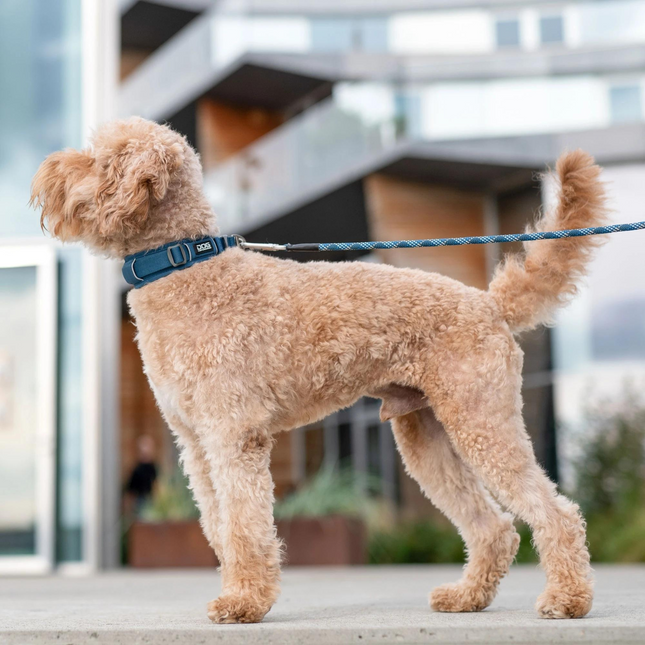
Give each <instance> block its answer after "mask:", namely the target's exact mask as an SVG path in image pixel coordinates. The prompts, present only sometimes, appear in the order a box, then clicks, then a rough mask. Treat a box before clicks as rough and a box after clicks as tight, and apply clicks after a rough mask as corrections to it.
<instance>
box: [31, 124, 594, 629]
mask: <svg viewBox="0 0 645 645" xmlns="http://www.w3.org/2000/svg"><path fill="white" fill-rule="evenodd" d="M557 173H558V175H559V180H560V192H559V203H558V205H557V207H556V208H555V209H554V210H553V211H552V212H551V213H549V214H547V215H546V216H545V217H544V218H543V219H542V220H541V221H540V222H538V224H537V227H538V229H539V230H546V229H564V228H574V227H585V226H597V225H600V224H602V223H603V222H604V221H605V207H604V203H605V198H604V191H603V187H602V184H601V183H600V182H599V173H600V170H599V168H598V167H597V166H595V165H593V160H592V159H591V158H590V157H589V156H588V155H586V154H585V153H583V152H580V151H578V152H572V153H568V154H565V155H564V156H563V157H562V158H561V159H560V160H559V161H558V165H557ZM32 202H33V203H34V204H36V205H39V206H42V223H43V226H44V225H47V226H48V228H49V230H50V231H51V233H52V234H53V235H54V236H56V237H57V238H60V239H61V240H80V241H82V242H83V243H85V244H86V245H87V246H89V247H90V248H91V249H93V250H94V251H96V252H98V253H101V254H104V255H107V256H111V257H118V258H123V257H124V256H125V255H127V254H131V253H136V252H139V251H142V250H147V249H154V248H156V247H158V246H161V245H163V244H165V243H168V242H172V241H174V240H179V239H182V238H192V239H198V238H200V237H204V236H208V235H215V234H217V230H218V229H217V225H216V222H215V216H214V214H213V212H212V210H211V207H210V206H209V204H208V202H207V200H206V197H205V196H204V193H203V191H202V174H201V167H200V162H199V158H198V156H197V154H196V153H195V152H194V151H193V150H192V148H191V147H190V146H189V145H188V144H187V143H186V141H185V140H184V139H183V138H182V137H181V136H180V135H179V134H177V133H175V132H173V131H172V130H170V129H169V128H168V127H165V126H161V125H158V124H156V123H151V122H149V121H145V120H143V119H138V118H132V119H128V120H126V121H117V122H114V123H110V124H107V125H105V126H103V127H102V128H100V129H99V130H98V132H97V133H96V135H95V137H94V140H93V144H92V146H91V147H90V148H88V149H86V150H83V151H81V152H78V151H76V150H65V151H62V152H57V153H55V154H52V155H51V156H49V157H48V158H47V159H46V160H45V161H44V162H43V164H42V166H41V167H40V169H39V171H38V173H37V175H36V176H35V178H34V182H33V193H32ZM595 244H596V242H594V241H593V239H592V238H576V239H567V240H560V241H558V240H556V241H540V242H531V243H529V244H527V246H526V249H525V253H524V254H523V255H522V256H512V257H509V258H508V259H507V260H506V261H505V262H504V263H503V264H502V266H501V267H500V268H499V269H498V271H497V273H496V275H495V277H494V279H493V281H492V283H491V285H490V288H489V290H488V292H484V291H480V290H478V289H474V288H471V287H467V286H464V285H463V284H461V283H459V282H456V281H454V280H450V279H448V278H446V277H443V276H441V275H437V274H432V273H425V272H423V271H417V270H407V269H395V268H392V267H390V266H384V265H376V264H370V263H361V262H356V263H335V264H331V263H327V262H312V263H306V264H302V263H297V262H292V261H286V260H279V259H275V258H271V257H267V256H265V255H262V254H259V253H254V252H250V251H246V252H245V251H242V250H241V249H239V248H231V249H229V250H226V251H224V252H223V253H222V254H221V255H218V256H217V257H214V258H212V259H210V260H207V261H204V262H201V263H199V264H195V265H194V266H192V267H190V268H187V269H185V270H178V271H175V272H173V273H172V274H171V275H168V276H166V277H164V278H162V279H160V280H157V281H155V282H154V283H151V284H148V285H146V286H144V287H143V288H141V289H137V290H132V291H130V293H129V296H128V302H129V305H130V308H131V310H132V313H133V315H134V317H135V318H136V323H137V327H138V343H139V347H140V350H141V355H142V357H143V361H144V364H145V369H146V373H147V375H148V378H149V379H150V384H151V386H152V388H153V390H154V392H155V395H156V397H157V401H158V403H159V406H160V408H161V410H162V411H163V414H164V415H165V418H166V420H167V422H168V424H169V426H170V427H171V428H172V430H173V431H174V433H175V434H176V437H177V442H178V443H179V445H180V447H181V450H182V455H183V463H184V467H185V469H186V472H187V473H188V475H189V477H190V483H191V487H192V489H193V492H194V495H195V498H196V500H197V502H198V504H199V507H200V510H201V517H202V525H203V528H204V531H205V533H206V536H207V537H208V539H209V541H210V544H211V545H212V547H213V549H215V551H216V552H217V555H218V557H219V559H220V562H221V563H222V575H223V590H222V593H221V595H220V596H219V598H217V599H216V600H213V601H212V602H211V603H210V604H209V605H208V616H209V617H210V619H211V620H212V621H213V622H216V623H233V622H256V621H260V620H262V618H263V616H264V615H265V614H266V613H267V612H268V611H269V609H270V608H271V606H272V605H273V603H274V602H275V600H276V598H277V597H278V593H279V579H280V542H279V540H278V539H277V538H276V531H275V528H274V523H273V515H272V505H273V483H272V481H271V476H270V473H269V457H270V451H271V446H272V444H273V439H274V436H275V435H276V433H278V432H282V431H283V430H290V429H292V428H296V427H298V426H302V425H305V424H308V423H311V422H312V421H315V420H317V419H321V418H322V417H324V416H325V415H327V414H330V413H331V412H333V411H335V410H338V409H339V408H343V407H346V406H349V405H352V403H354V402H355V401H356V400H357V399H358V398H359V397H361V396H363V395H366V394H369V395H375V396H378V397H380V398H382V399H383V400H384V403H383V409H382V416H383V418H386V419H391V420H392V427H393V430H394V435H395V437H396V443H397V445H398V448H399V450H400V451H401V455H402V456H403V459H404V461H405V464H406V466H407V469H408V472H409V473H410V474H411V475H412V476H413V477H414V478H415V479H416V480H417V481H418V482H419V484H420V486H421V488H422V489H423V491H424V492H425V493H426V495H427V496H428V497H429V498H430V499H431V500H432V501H433V502H434V503H435V504H436V505H437V506H438V507H439V508H440V509H441V510H442V511H443V512H444V513H445V514H446V515H447V516H448V517H449V518H450V519H451V520H452V521H453V522H454V523H455V525H456V526H457V528H458V529H459V531H460V532H461V535H462V536H463V539H464V541H465V542H466V545H467V549H468V564H467V566H466V567H465V570H464V574H463V577H462V579H461V580H460V581H459V582H457V583H455V584H449V585H444V586H441V587H439V588H437V589H435V590H434V591H433V592H432V594H431V595H430V604H431V605H432V607H433V608H434V609H435V610H437V611H447V612H461V611H478V610H481V609H484V608H485V607H487V606H488V605H489V604H490V603H491V601H492V600H493V598H494V596H495V593H496V591H497V586H498V584H499V581H500V579H501V578H502V577H503V576H504V575H505V574H506V572H507V571H508V568H509V565H510V563H511V561H512V560H513V558H514V556H515V553H516V550H517V547H518V535H517V533H516V532H515V530H514V528H513V523H512V516H511V515H508V514H504V513H502V512H501V510H500V507H499V506H498V504H497V502H496V501H494V500H493V497H492V496H494V497H495V498H496V499H497V500H499V502H500V503H501V504H503V505H504V506H505V507H506V508H507V509H508V510H509V511H510V512H511V513H512V514H513V515H515V516H517V517H519V518H521V519H522V520H524V521H525V522H527V523H528V524H530V525H531V527H532V528H533V534H534V539H535V544H536V546H537V549H538V550H539V553H540V557H541V560H542V565H543V567H544V569H545V571H546V576H547V586H546V590H545V591H544V592H543V593H542V595H541V596H540V597H539V599H538V601H537V610H538V612H539V614H540V615H541V616H544V617H547V618H566V617H579V616H584V615H585V614H586V613H587V612H588V611H589V609H590V607H591V602H592V595H593V589H592V580H591V569H590V566H589V554H588V552H587V548H586V546H585V525H584V521H583V519H582V517H581V516H580V513H579V511H578V508H577V506H576V505H575V504H573V503H572V502H570V501H569V500H567V499H566V498H564V497H563V496H561V495H559V494H558V493H557V492H556V488H555V486H554V484H553V483H552V482H551V481H549V479H547V477H546V476H545V474H544V472H543V471H542V470H541V469H540V467H539V466H538V464H537V463H536V460H535V457H534V454H533V450H532V447H531V443H530V441H529V438H528V436H527V433H526V431H525V428H524V424H523V421H522V400H521V395H520V387H521V382H522V378H521V369H522V352H521V350H520V349H519V347H518V345H517V344H516V342H515V340H514V339H513V334H516V333H518V332H521V331H523V330H527V329H531V328H533V327H535V326H536V325H539V324H541V323H545V322H548V321H549V317H550V315H551V313H552V311H553V310H554V309H555V308H556V307H557V306H558V305H560V304H562V303H563V302H564V301H565V300H566V299H567V298H569V297H570V296H572V295H573V294H574V293H575V291H576V281H577V280H578V279H579V278H580V277H581V276H582V275H583V273H584V271H585V266H586V264H587V261H588V260H589V257H590V253H591V251H592V250H593V248H594V246H595ZM488 491H490V493H489V492H488ZM491 495H492V496H491Z"/></svg>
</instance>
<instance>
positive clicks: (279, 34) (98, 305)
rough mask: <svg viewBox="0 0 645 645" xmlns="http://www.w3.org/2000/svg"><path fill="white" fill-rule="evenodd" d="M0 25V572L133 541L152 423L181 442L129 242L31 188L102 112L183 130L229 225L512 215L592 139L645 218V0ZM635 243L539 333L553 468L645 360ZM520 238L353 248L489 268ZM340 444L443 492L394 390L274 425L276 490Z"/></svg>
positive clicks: (538, 369)
mask: <svg viewBox="0 0 645 645" xmlns="http://www.w3.org/2000/svg"><path fill="white" fill-rule="evenodd" d="M0 43H1V44H0V47H1V48H2V55H1V56H0V66H1V68H0V69H1V70H2V76H0V95H2V96H3V100H2V102H1V104H0V110H2V119H0V134H1V136H0V141H1V143H0V146H1V148H0V151H1V156H0V186H2V191H1V197H0V243H1V244H2V247H1V248H2V255H1V256H0V303H1V304H2V311H3V314H4V315H3V316H2V318H1V319H0V572H1V571H2V570H3V568H4V569H11V570H28V569H31V570H34V569H41V570H42V569H47V568H52V567H55V566H63V567H67V568H70V567H80V568H83V567H87V568H90V569H91V568H97V567H106V566H113V565H115V564H116V563H117V562H118V561H119V543H120V539H121V523H120V520H119V518H120V515H121V508H122V507H121V493H122V491H123V488H124V486H125V485H126V483H127V481H128V479H129V478H130V474H131V472H132V471H133V469H134V468H135V467H136V466H137V461H138V459H139V456H138V455H137V445H139V443H140V442H139V440H140V438H141V437H142V436H149V437H151V438H152V439H153V442H152V443H153V444H154V446H155V447H156V455H155V457H154V459H155V461H156V462H157V464H159V466H160V468H161V469H162V470H166V471H170V470H172V469H173V467H174V466H175V464H176V459H177V456H176V454H175V451H174V446H173V443H172V439H171V437H170V434H169V432H168V430H167V428H166V427H165V424H164V422H163V420H162V419H161V417H160V415H159V413H158V411H157V408H156V406H155V404H154V400H153V397H152V394H151V392H150V390H149V388H148V384H147V382H146V380H145V377H144V375H143V372H142V367H141V362H140V359H139V355H138V351H137V349H136V346H135V344H134V331H135V330H134V327H133V325H132V321H131V320H130V318H129V315H128V312H127V307H126V306H125V304H124V302H125V300H124V295H125V292H126V285H125V283H122V282H121V281H120V278H119V273H118V272H119V266H118V265H117V264H115V263H108V262H104V261H99V260H95V259H93V258H91V257H90V256H88V255H87V254H85V252H84V251H82V250H80V249H78V248H75V247H70V248H62V247H59V246H58V245H56V244H54V243H52V242H51V241H49V240H47V239H44V238H43V237H42V235H41V232H40V230H39V227H38V221H37V216H36V215H35V214H34V213H33V212H30V211H28V210H27V208H26V202H27V200H28V187H29V182H30V179H31V176H32V175H33V173H34V172H35V170H36V168H37V166H38V164H39V163H40V161H41V160H42V159H43V157H44V156H45V155H46V154H47V153H49V152H51V151H53V150H56V149H59V148H61V147H64V146H68V145H71V146H80V145H82V144H83V140H84V137H85V136H86V135H87V132H88V130H89V128H91V127H92V126H93V125H95V124H97V123H99V122H101V121H102V120H104V119H106V118H111V117H117V116H118V117H125V116H129V115H132V114H137V115H141V116H144V117H146V118H150V119H154V120H157V121H160V122H168V123H170V124H171V125H172V126H173V127H174V128H176V129H177V130H179V131H180V132H182V133H183V134H185V135H186V136H187V137H188V139H189V141H190V142H191V143H192V144H193V145H194V146H195V148H196V149H197V150H198V151H199V152H200V154H201V157H202V162H203V165H204V173H205V186H206V190H207V194H208V195H209V198H210V199H211V202H212V204H213V207H214V209H215V210H216V212H217V214H218V216H219V221H220V224H221V228H222V230H223V232H226V233H240V234H242V235H244V236H245V237H246V238H247V239H248V240H250V241H272V242H286V241H289V242H307V241H309V242H311V241H358V240H364V239H406V238H420V237H444V236H458V235H476V234H493V233H497V232H500V233H508V232H517V231H520V230H521V229H522V228H523V227H524V226H525V224H526V223H527V222H528V221H530V220H531V218H532V217H533V216H534V214H535V213H536V211H537V210H538V209H539V208H540V207H541V206H542V205H543V204H548V202H549V200H550V199H551V190H550V188H551V186H550V183H549V181H546V182H542V181H541V180H540V179H539V178H538V177H537V176H536V171H541V170H543V169H544V167H545V166H546V165H547V164H553V162H554V161H555V159H556V158H557V156H558V155H559V153H560V152H561V151H562V150H563V149H565V148H574V147H583V148H585V149H587V150H589V151H590V152H591V153H593V154H594V155H595V156H596V157H597V159H598V161H599V162H600V163H601V164H603V165H604V166H605V167H606V171H605V178H606V180H607V181H608V182H610V185H609V190H610V195H611V200H612V201H611V205H612V208H613V209H614V213H613V214H612V217H613V218H614V219H615V220H616V221H636V220H640V219H643V211H642V208H641V202H642V190H643V189H642V184H643V179H645V124H644V120H645V111H644V105H643V102H644V100H643V89H644V85H645V1H643V0H605V1H602V0H599V1H594V2H576V1H573V0H569V1H565V2H552V1H549V2H542V1H539V0H532V1H528V2H521V1H511V0H480V1H479V2H475V1H473V0H451V1H450V2H448V1H444V0H370V1H369V2H368V1H366V0H344V1H343V2H340V1H337V0H228V1H226V0H221V1H219V2H218V1H209V0H155V1H148V0H134V1H133V0H121V1H120V2H118V1H117V0H112V1H107V0H106V1H105V2H101V1H100V0H6V1H5V2H4V3H3V4H2V7H0ZM642 243H643V238H642V234H639V233H635V234H626V235H616V236H613V237H612V238H611V239H610V241H609V242H608V243H607V244H606V246H604V247H603V249H602V251H601V253H600V254H599V256H598V259H597V260H596V261H595V263H594V266H593V271H592V275H591V277H590V279H589V280H588V286H587V287H586V288H585V289H584V290H583V292H582V294H581V295H580V297H579V298H578V299H577V300H576V301H575V303H574V304H573V305H572V306H571V307H569V308H568V309H567V310H566V311H564V312H562V314H561V315H560V318H559V321H558V325H557V326H556V327H555V328H554V329H553V330H551V331H548V330H544V329H542V330H538V331H537V332H535V333H532V334H527V335H525V336H524V337H523V338H522V346H523V349H524V351H525V354H526V358H525V380H524V396H525V401H526V403H525V417H526V422H527V426H528V428H529V431H530V433H531V436H532V439H533V441H534V444H535V447H536V452H537V454H538V457H539V459H540V461H541V462H542V464H543V465H544V466H545V468H546V469H547V470H548V471H549V473H550V474H551V476H552V477H554V478H556V479H558V478H560V477H565V478H566V476H567V463H568V456H569V455H568V453H567V442H566V434H567V432H568V431H573V430H575V429H576V428H579V427H580V425H581V422H582V418H583V413H584V410H585V406H586V404H587V402H588V401H589V400H590V399H591V398H594V397H598V396H602V395H609V396H612V395H616V394H618V393H620V392H621V391H622V390H623V389H624V387H625V379H627V378H630V377H631V378H642V377H643V376H645V282H643V280H642ZM510 250H514V249H513V248H512V246H510V245H509V246H508V247H504V248H499V247H493V246H489V247H467V248H441V249H434V250H390V251H384V252H382V253H375V254H372V255H369V256H364V257H361V258H360V259H361V260H363V261H373V262H388V263H391V264H394V265H397V266H413V267H418V268H423V269H426V270H431V271H438V272H441V273H443V274H446V275H449V276H451V277H454V278H456V279H459V280H461V281H463V282H466V283H467V284H470V285H473V286H477V287H481V288H485V287H486V285H487V283H488V281H489V279H490V276H491V272H492V270H493V268H494V266H495V264H496V262H497V261H498V259H499V257H500V254H502V253H503V252H506V251H510ZM355 258H356V255H350V254H345V255H343V254H335V255H329V256H328V257H325V259H329V260H334V261H337V260H347V259H355ZM298 259H302V260H310V259H314V258H313V257H302V256H299V257H298ZM316 259H322V258H316ZM312 295H313V294H312ZM556 427H557V428H558V433H557V435H556ZM341 463H346V464H350V465H351V467H352V468H353V469H354V470H356V471H358V472H361V473H370V474H373V475H375V476H377V477H378V478H379V480H380V481H381V482H382V489H383V492H384V494H385V496H386V497H387V498H388V499H389V500H390V501H391V503H392V505H393V506H394V507H395V508H396V509H397V512H398V513H400V514H401V516H424V515H426V514H428V513H430V512H431V511H430V509H429V505H428V503H427V502H426V501H425V500H424V499H423V498H422V497H421V495H420V493H419V491H418V488H417V485H416V483H415V482H412V481H411V480H410V479H409V478H408V477H407V476H406V475H405V473H404V472H403V470H402V466H401V462H400V459H399V458H398V455H397V454H396V451H395V449H394V445H393V440H392V437H391V433H390V431H389V428H388V427H387V426H386V425H384V424H381V423H380V422H379V419H378V402H376V401H372V400H369V399H365V400H362V401H360V402H358V403H357V404H356V405H355V406H354V407H352V408H351V409H349V410H345V411H341V412H339V413H337V414H335V415H332V416H331V417H329V418H327V419H325V420H324V421H323V422H321V423H319V424H315V425H314V426H312V427H309V428H303V429H300V430H298V431H297V432H294V433H291V434H288V435H283V436H281V437H280V438H279V440H278V443H277V445H276V448H275V451H274V456H273V472H274V477H275V480H276V492H277V494H278V496H282V495H284V494H286V493H288V492H289V491H292V490H294V489H295V488H297V487H298V486H299V485H300V484H301V483H302V482H303V481H304V480H305V479H306V478H307V477H309V476H310V475H312V474H314V473H315V472H316V471H318V470H319V469H320V467H321V466H325V465H327V466H337V465H338V464H341ZM72 563H75V564H72Z"/></svg>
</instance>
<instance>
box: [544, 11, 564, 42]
mask: <svg viewBox="0 0 645 645" xmlns="http://www.w3.org/2000/svg"><path fill="white" fill-rule="evenodd" d="M540 42H541V43H542V44H543V45H551V44H555V43H562V42H564V20H563V19H562V16H542V17H541V18H540Z"/></svg>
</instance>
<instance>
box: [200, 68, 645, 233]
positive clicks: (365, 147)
mask: <svg viewBox="0 0 645 645" xmlns="http://www.w3.org/2000/svg"><path fill="white" fill-rule="evenodd" d="M630 83H631V84H630V85H629V89H630V90H633V91H629V92H628V91H626V87H627V86H623V85H622V84H621V85H616V84H615V83H614V82H612V80H611V79H608V78H606V77H604V76H588V75H584V76H568V77H538V78H529V79H514V80H513V79H509V80H503V81H490V82H486V83H482V82H476V81H471V82H469V83H462V82H459V83H435V84H430V85H420V86H415V87H397V86H394V85H385V84H376V83H356V84H339V85H337V86H336V87H335V89H334V93H333V95H332V97H331V98H330V99H327V100H326V101H323V102H321V103H319V104H318V105H316V106H314V107H312V108H310V109H309V110H307V111H306V112H304V113H303V114H301V115H299V116H298V117H295V118H294V119H292V120H291V121H289V122H287V123H286V124H284V125H283V126H281V127H279V128H277V129H275V130H274V131H272V132H271V133H269V134H268V135H266V136H264V137H263V138H261V139H259V140H258V141H257V142H256V143H254V144H252V145H251V146H248V147H247V148H246V149H245V150H244V151H243V152H241V153H240V154H238V155H236V156H235V157H233V158H231V159H230V160H228V161H226V162H224V163H223V164H221V165H220V166H218V167H216V168H214V169H212V170H209V171H207V172H206V174H205V188H206V192H207V194H208V196H209V199H210V201H211V203H212V205H213V207H214V209H215V211H216V212H217V213H218V215H219V218H220V223H221V227H222V230H224V231H226V232H238V233H243V232H244V231H248V230H252V229H254V228H257V227H258V226H260V225H261V224H262V223H263V222H265V221H269V220H271V219H272V218H274V217H277V216H279V215H283V214H285V213H288V212H291V211H293V210H295V209H296V208H297V207H298V206H299V205H301V204H303V203H305V202H309V201H312V200H313V199H315V198H316V197H317V196H318V195H320V196H322V195H324V194H326V193H328V192H329V191H330V190H333V189H334V186H338V187H340V186H341V185H344V184H347V183H349V182H351V181H352V180H353V178H360V177H362V176H365V175H366V174H369V173H370V172H374V171H375V170H378V169H379V168H382V167H383V166H384V165H386V164H387V162H388V159H390V158H391V159H395V158H396V156H397V155H400V154H401V153H399V152H397V151H396V148H397V146H403V145H406V142H407V143H409V142H411V141H417V142H439V141H441V142H444V143H445V144H448V145H449V143H450V142H451V141H453V142H454V141H460V140H461V141H465V140H472V139H486V138H491V137H510V136H523V135H528V134H548V133H558V132H574V131H580V130H594V129H599V128H606V127H609V126H611V125H617V124H621V123H628V122H642V121H643V120H644V118H645V112H644V111H645V101H644V100H643V94H644V93H645V91H644V90H642V89H641V88H643V87H645V77H640V78H635V79H631V81H630Z"/></svg>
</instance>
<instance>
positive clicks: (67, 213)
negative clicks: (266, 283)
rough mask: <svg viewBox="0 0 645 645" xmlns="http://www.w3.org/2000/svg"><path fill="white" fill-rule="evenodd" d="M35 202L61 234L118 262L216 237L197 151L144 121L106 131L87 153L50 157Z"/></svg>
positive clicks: (120, 124)
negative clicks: (185, 241) (202, 237)
mask: <svg viewBox="0 0 645 645" xmlns="http://www.w3.org/2000/svg"><path fill="white" fill-rule="evenodd" d="M31 203H32V204H34V205H36V206H41V207H42V215H41V226H42V227H43V228H47V229H48V230H49V231H50V232H51V234H52V235H53V236H54V237H57V238H58V239H60V240H63V241H74V240H79V241H81V242H83V243H84V244H86V245H87V246H89V247H90V248H91V249H93V250H95V251H98V252H100V253H103V254H106V255H109V256H113V257H123V256H124V255H127V254H128V253H133V252H136V251H141V250H145V249H148V248H154V247H155V246H159V245H161V244H164V243H166V242H171V241H173V240H176V239H181V238H183V237H196V236H199V235H207V234H213V233H215V232H216V229H215V223H214V216H213V213H212V211H211V209H210V207H209V206H208V203H207V201H206V198H205V197H204V195H203V191H202V173H201V165H200V163H199V158H198V156H197V154H196V153H195V151H194V150H193V149H192V148H191V147H190V146H189V145H188V143H187V142H186V140H185V139H184V138H183V137H182V136H181V135H179V134H177V133H176V132H174V131H173V130H171V129H170V128H169V127H167V126H162V125H159V124H157V123H154V122H152V121H146V120H145V119H141V118H130V119H127V120H124V121H114V122H111V123H108V124H106V125H104V126H102V127H101V128H100V129H99V130H98V131H97V132H96V134H95V135H94V137H93V139H92V142H91V146H90V147H89V148H87V149H85V150H81V151H78V150H72V149H68V150H63V151H61V152H55V153H54V154H51V155H49V157H47V158H46V159H45V161H43V163H42V164H41V166H40V168H39V169H38V172H37V173H36V175H35V177H34V180H33V184H32V193H31Z"/></svg>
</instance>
